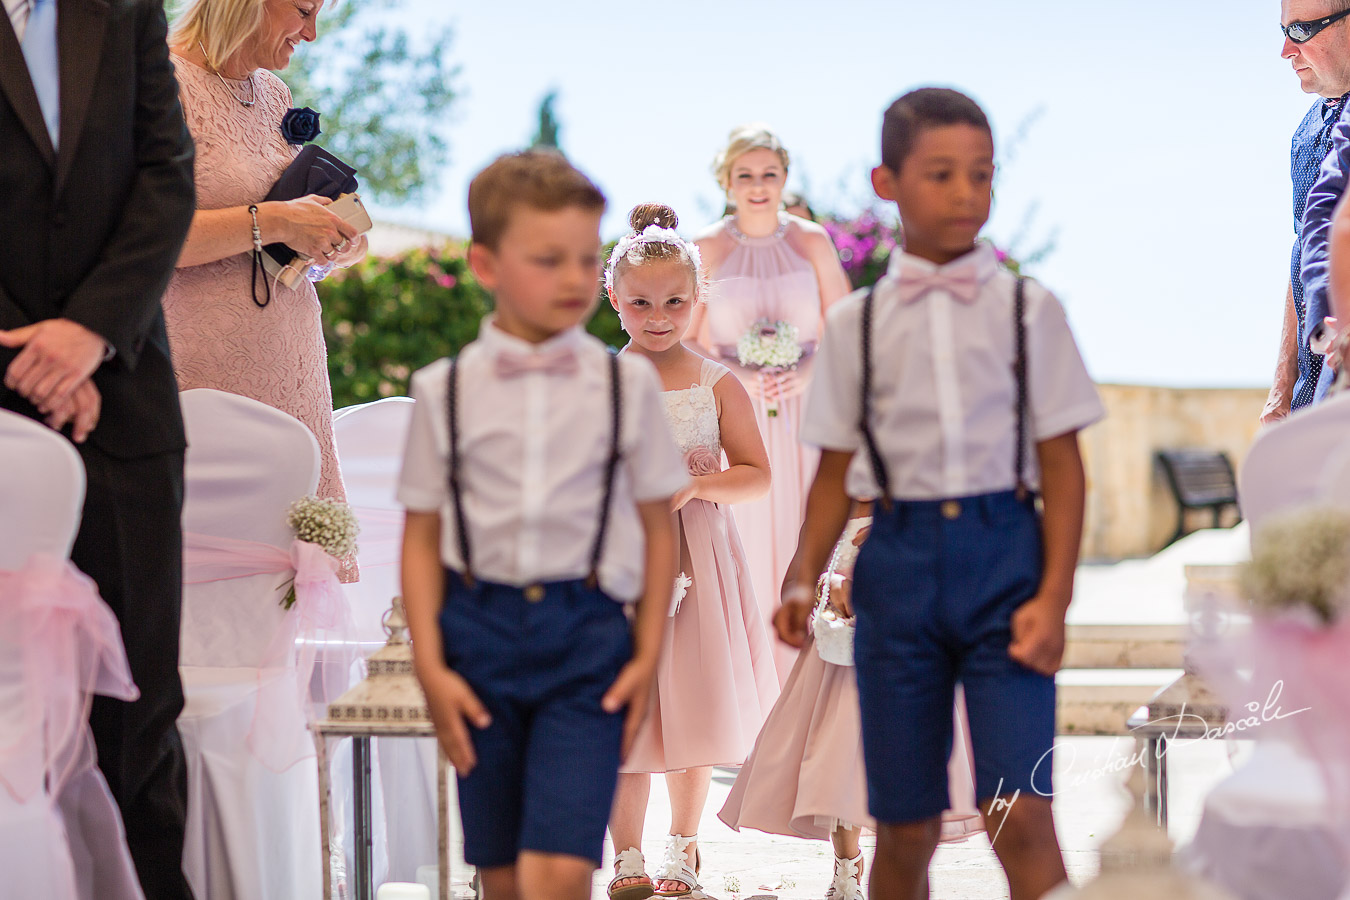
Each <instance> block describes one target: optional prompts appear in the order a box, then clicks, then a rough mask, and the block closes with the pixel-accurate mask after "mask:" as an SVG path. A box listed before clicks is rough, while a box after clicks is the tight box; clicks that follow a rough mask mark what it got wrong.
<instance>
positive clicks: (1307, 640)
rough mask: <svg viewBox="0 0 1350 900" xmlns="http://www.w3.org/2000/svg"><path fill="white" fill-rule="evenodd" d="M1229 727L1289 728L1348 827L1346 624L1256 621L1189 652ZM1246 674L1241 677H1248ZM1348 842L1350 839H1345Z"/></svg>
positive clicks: (1349, 635) (1349, 654)
mask: <svg viewBox="0 0 1350 900" xmlns="http://www.w3.org/2000/svg"><path fill="white" fill-rule="evenodd" d="M1193 654H1194V657H1195V661H1196V663H1197V665H1198V666H1199V670H1200V674H1201V675H1203V676H1204V677H1205V679H1206V681H1207V682H1209V683H1210V684H1211V685H1213V686H1214V688H1215V689H1216V690H1217V691H1218V692H1219V694H1220V695H1221V696H1223V697H1224V699H1225V700H1227V701H1228V703H1229V707H1230V710H1231V712H1230V713H1229V718H1230V721H1233V720H1238V719H1243V718H1244V717H1246V719H1245V721H1249V722H1251V724H1253V725H1256V724H1257V723H1260V724H1273V723H1276V722H1279V723H1282V724H1284V725H1287V726H1288V727H1289V728H1290V729H1292V733H1293V735H1294V737H1295V738H1296V739H1297V740H1298V742H1299V744H1300V746H1302V747H1303V749H1304V751H1305V752H1306V753H1307V755H1308V757H1309V758H1310V759H1312V760H1313V761H1314V762H1316V763H1317V765H1318V767H1319V768H1320V769H1321V770H1322V774H1323V776H1324V777H1325V778H1326V781H1327V785H1328V788H1329V790H1330V793H1331V798H1330V800H1331V805H1332V808H1333V809H1334V810H1335V811H1336V812H1337V815H1338V816H1339V818H1340V820H1341V821H1340V824H1341V825H1342V827H1350V677H1348V676H1347V669H1346V660H1347V659H1350V620H1348V619H1342V620H1341V621H1339V622H1336V623H1335V624H1333V625H1328V626H1322V625H1319V624H1314V623H1313V622H1311V621H1309V620H1303V619H1300V618H1298V617H1295V616H1254V617H1253V619H1252V625H1251V629H1250V631H1249V632H1248V633H1246V634H1241V635H1238V636H1228V637H1225V638H1224V639H1223V640H1222V641H1217V642H1213V643H1209V644H1205V645H1201V646H1199V647H1197V648H1195V650H1194V651H1193ZM1248 670H1249V671H1250V674H1245V673H1246V672H1247V671H1248ZM1345 836H1346V838H1347V840H1350V832H1347V833H1346V835H1345Z"/></svg>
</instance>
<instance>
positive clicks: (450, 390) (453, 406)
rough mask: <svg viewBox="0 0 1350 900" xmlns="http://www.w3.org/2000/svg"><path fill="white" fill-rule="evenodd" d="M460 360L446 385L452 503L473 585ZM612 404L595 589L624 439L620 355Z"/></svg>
mask: <svg viewBox="0 0 1350 900" xmlns="http://www.w3.org/2000/svg"><path fill="white" fill-rule="evenodd" d="M458 382H459V360H458V359H457V358H451V360H450V376H449V383H448V384H447V387H446V406H447V407H448V410H447V412H448V415H449V419H450V466H449V469H450V472H449V484H450V502H451V504H452V505H453V506H454V509H455V532H456V534H457V536H458V538H459V556H460V561H461V562H462V564H463V569H464V571H462V572H461V573H460V577H461V578H462V579H464V584H465V585H466V586H468V587H473V586H474V584H475V578H474V574H473V555H472V552H471V551H472V547H471V545H470V543H469V529H468V524H467V520H466V519H465V516H464V501H463V495H462V488H461V487H460V483H459V473H460V455H459V398H458V387H459V384H458ZM609 403H610V435H609V458H608V459H606V460H605V491H604V495H603V498H602V499H601V501H600V525H599V527H598V528H597V529H596V532H595V543H594V545H593V546H592V547H591V568H590V573H589V574H588V575H587V576H586V583H587V585H589V586H590V587H592V588H595V587H598V586H599V584H600V557H601V555H602V554H603V553H604V550H605V534H606V533H607V532H608V531H609V515H610V507H611V506H612V505H613V503H612V501H613V498H614V480H615V477H616V475H617V474H618V469H619V460H620V458H621V456H622V453H621V450H622V447H621V439H622V435H623V382H622V380H621V379H620V378H619V357H618V355H617V354H614V353H610V354H609Z"/></svg>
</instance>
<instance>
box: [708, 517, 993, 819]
mask: <svg viewBox="0 0 1350 900" xmlns="http://www.w3.org/2000/svg"><path fill="white" fill-rule="evenodd" d="M870 522H871V519H870V518H858V519H850V520H849V524H848V528H847V529H846V530H845V532H844V536H843V537H842V538H841V539H840V544H839V550H838V551H836V566H835V569H836V571H839V572H840V573H846V572H851V571H852V567H853V562H854V560H855V559H856V558H857V551H858V548H857V546H856V545H855V543H854V538H856V537H857V534H858V532H859V531H860V530H861V529H862V528H864V527H866V525H867V524H868V523H870ZM952 718H953V735H952V736H953V740H952V754H951V757H950V759H949V760H948V763H947V789H948V792H949V794H950V802H951V804H952V808H951V809H949V810H948V811H947V812H945V813H944V814H943V816H942V840H944V841H956V840H963V839H965V838H966V837H969V836H970V835H971V834H974V833H976V832H979V831H983V830H984V823H983V821H982V819H981V817H980V811H979V808H978V807H977V806H976V805H975V778H974V769H973V768H972V766H971V758H972V756H971V750H970V733H969V730H968V728H967V725H966V707H965V697H964V695H963V694H962V693H961V691H960V689H959V688H958V689H957V693H956V705H955V709H954V710H953V713H952ZM717 815H718V818H720V819H721V820H722V821H723V822H725V823H726V824H727V825H728V826H730V827H731V828H732V829H734V830H736V831H740V830H741V829H742V828H753V829H754V830H756V831H764V832H767V833H769V834H782V835H787V836H789V837H803V838H814V839H816V840H827V839H828V838H829V836H830V832H832V831H833V830H834V829H836V828H839V827H845V828H849V827H852V828H875V827H876V823H875V821H874V820H873V819H872V817H871V815H870V814H869V813H868V812H867V777H866V773H865V770H864V767H863V748H862V719H861V716H860V711H859V708H858V682H857V679H856V678H855V677H854V672H853V667H852V666H838V665H834V664H833V663H827V662H825V661H824V660H823V659H821V658H820V654H819V653H817V652H816V648H815V644H814V639H813V638H808V639H807V642H806V645H805V646H803V647H802V650H801V654H800V655H799V656H798V658H797V663H796V665H795V666H793V668H792V673H791V674H790V675H789V676H788V680H787V684H785V685H784V686H783V693H782V694H781V695H780V696H779V698H778V702H777V703H776V704H775V705H774V708H773V710H772V711H771V712H770V713H769V717H768V719H766V720H765V722H764V729H763V730H762V731H761V732H760V734H759V738H758V739H757V740H756V741H755V748H754V750H753V751H751V753H750V758H749V759H747V760H746V762H745V765H744V766H743V767H742V768H741V771H740V773H739V774H738V775H737V777H736V783H735V784H734V785H732V787H731V793H730V794H729V795H728V796H727V801H726V803H725V804H724V805H723V806H722V810H721V812H719V813H718V814H717Z"/></svg>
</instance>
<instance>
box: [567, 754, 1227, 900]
mask: <svg viewBox="0 0 1350 900" xmlns="http://www.w3.org/2000/svg"><path fill="white" fill-rule="evenodd" d="M1230 746H1231V747H1233V748H1234V752H1241V751H1240V750H1237V749H1236V746H1237V745H1228V744H1224V743H1219V742H1206V741H1190V742H1180V743H1178V744H1176V745H1174V746H1173V748H1172V749H1171V751H1170V753H1169V759H1168V764H1169V766H1170V768H1169V773H1170V776H1171V781H1172V794H1171V804H1172V806H1171V810H1170V812H1171V828H1170V834H1171V836H1172V839H1173V840H1174V841H1177V842H1178V843H1180V842H1184V841H1185V840H1187V839H1189V837H1190V836H1191V834H1193V833H1194V831H1195V827H1196V824H1197V823H1198V821H1199V815H1200V804H1201V801H1202V800H1203V798H1204V795H1205V793H1206V792H1208V790H1209V789H1210V788H1211V787H1212V786H1213V785H1214V784H1215V783H1216V782H1217V781H1218V780H1219V779H1221V778H1223V777H1224V776H1225V775H1227V774H1228V773H1229V772H1230V771H1232V766H1231V764H1230V761H1229V750H1230ZM1133 754H1134V749H1133V745H1132V743H1131V742H1130V741H1128V740H1126V739H1124V738H1120V739H1115V738H1102V737H1072V738H1062V739H1061V740H1060V742H1059V743H1058V745H1057V750H1056V757H1055V778H1056V785H1055V787H1056V796H1055V805H1054V808H1055V817H1056V822H1057V825H1058V830H1059V838H1060V844H1061V846H1062V847H1063V850H1064V858H1065V862H1066V865H1067V866H1068V869H1069V875H1070V877H1071V878H1072V879H1073V881H1074V882H1075V883H1078V884H1082V883H1083V882H1085V881H1088V880H1090V879H1091V878H1092V877H1093V876H1094V875H1095V874H1096V872H1097V852H1096V851H1097V847H1098V846H1099V845H1100V843H1101V842H1102V841H1103V840H1104V839H1106V838H1107V837H1109V836H1110V835H1111V834H1113V833H1114V832H1115V830H1116V827H1117V825H1118V824H1119V822H1120V819H1121V816H1122V815H1123V813H1124V811H1125V808H1126V806H1127V803H1128V801H1127V798H1126V796H1125V794H1124V792H1123V791H1122V790H1121V789H1120V787H1119V785H1120V784H1121V781H1122V779H1123V772H1122V767H1123V766H1126V765H1128V763H1129V760H1130V758H1131V756H1132V755H1133ZM732 778H733V776H732V773H731V772H730V771H728V770H718V771H717V773H716V775H715V776H714V782H713V789H712V794H711V796H710V797H709V800H708V811H707V813H706V814H705V816H704V818H703V823H702V825H701V826H700V842H701V845H702V848H703V856H704V873H703V885H704V888H705V889H706V890H707V892H708V893H709V894H712V895H713V896H715V897H718V898H722V900H728V898H737V900H748V898H752V897H753V898H768V897H776V898H778V900H807V898H820V897H822V896H823V895H824V891H825V887H826V885H828V883H829V877H830V872H831V864H832V854H831V851H830V849H829V845H828V844H827V843H825V842H823V841H805V840H800V839H797V838H789V837H779V836H775V835H766V834H761V833H759V832H754V831H743V832H741V833H740V834H737V833H736V832H733V831H731V829H729V828H727V827H726V826H725V825H723V824H722V823H721V822H720V821H719V820H718V819H717V810H718V809H720V808H721V805H722V802H723V800H724V799H725V798H726V795H727V791H728V790H729V789H730V786H731V781H732ZM668 816H669V806H668V805H667V801H666V797H665V792H664V790H662V789H661V785H660V783H659V780H658V782H657V783H656V784H654V785H653V789H652V800H651V808H650V810H649V813H648V816H647V822H648V837H647V840H645V841H644V844H643V851H644V853H645V854H646V856H647V858H648V860H659V859H660V857H661V848H662V840H663V839H662V835H663V834H664V833H665V832H666V830H667V829H666V828H665V827H664V826H666V825H667V824H668V822H669V818H668ZM864 846H865V848H866V850H865V852H866V853H867V855H868V857H869V859H870V855H871V841H870V840H869V839H868V838H866V837H864ZM608 862H609V860H608V859H607V860H606V863H607V867H606V868H604V869H602V870H600V871H599V872H597V873H596V880H595V891H594V893H593V897H595V898H596V900H599V898H603V897H604V896H605V894H604V888H605V885H606V884H607V883H608V881H609V878H610V874H609V871H610V870H609V868H608ZM932 873H933V875H932V897H933V900H958V898H959V900H996V898H1006V897H1007V896H1008V892H1007V886H1006V884H1005V882H1004V880H1003V874H1002V871H1001V870H1000V869H999V867H998V862H997V859H996V858H995V856H994V853H993V850H992V849H991V848H990V845H989V841H988V839H987V838H986V837H985V836H984V835H979V836H977V837H975V838H972V839H970V840H968V841H966V842H965V843H962V844H954V845H944V846H943V847H940V848H939V849H938V852H937V855H936V856H935V857H934V859H933V866H932Z"/></svg>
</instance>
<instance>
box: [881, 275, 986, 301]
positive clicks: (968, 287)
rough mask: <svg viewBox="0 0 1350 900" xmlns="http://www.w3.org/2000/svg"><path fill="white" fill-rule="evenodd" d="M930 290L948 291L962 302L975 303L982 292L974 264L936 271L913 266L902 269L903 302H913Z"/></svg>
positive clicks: (901, 291)
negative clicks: (923, 270)
mask: <svg viewBox="0 0 1350 900" xmlns="http://www.w3.org/2000/svg"><path fill="white" fill-rule="evenodd" d="M929 291H946V292H947V293H949V294H951V295H952V296H953V297H955V298H956V299H957V300H960V301H961V302H962V303H974V302H975V298H976V297H977V296H979V293H980V280H979V278H977V277H976V274H975V269H974V267H973V266H959V267H957V268H956V269H952V270H946V271H943V270H938V271H936V272H916V271H914V270H913V269H911V268H904V269H901V270H900V301H901V302H902V303H913V302H914V301H915V300H918V299H919V298H920V297H922V296H923V295H924V294H926V293H928V292H929Z"/></svg>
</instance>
